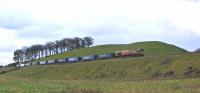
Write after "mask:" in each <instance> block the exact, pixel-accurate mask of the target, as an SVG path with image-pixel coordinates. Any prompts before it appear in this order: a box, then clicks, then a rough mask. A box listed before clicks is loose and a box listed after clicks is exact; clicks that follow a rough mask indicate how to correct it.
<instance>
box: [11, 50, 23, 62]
mask: <svg viewBox="0 0 200 93" xmlns="http://www.w3.org/2000/svg"><path fill="white" fill-rule="evenodd" d="M23 56H24V51H23V50H21V49H17V50H15V51H14V57H13V60H14V61H15V62H16V63H17V64H20V63H21V62H23V61H24V60H23Z"/></svg>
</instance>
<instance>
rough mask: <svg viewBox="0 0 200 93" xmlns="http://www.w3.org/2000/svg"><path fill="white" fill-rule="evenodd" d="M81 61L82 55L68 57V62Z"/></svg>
mask: <svg viewBox="0 0 200 93" xmlns="http://www.w3.org/2000/svg"><path fill="white" fill-rule="evenodd" d="M79 61H81V57H71V58H68V62H79Z"/></svg>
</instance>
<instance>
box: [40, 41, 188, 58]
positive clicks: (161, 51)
mask: <svg viewBox="0 0 200 93" xmlns="http://www.w3.org/2000/svg"><path fill="white" fill-rule="evenodd" d="M138 48H143V49H144V50H145V55H146V56H154V55H169V54H176V53H182V52H187V51H186V50H184V49H182V48H179V47H177V46H174V45H170V44H167V43H163V42H158V41H148V42H137V43H132V44H115V45H100V46H94V47H90V48H81V49H77V50H73V51H69V52H65V53H61V54H57V55H53V56H49V57H46V58H42V59H39V61H41V60H49V59H60V58H66V57H74V56H85V55H91V54H104V53H109V52H114V51H118V50H125V49H138Z"/></svg>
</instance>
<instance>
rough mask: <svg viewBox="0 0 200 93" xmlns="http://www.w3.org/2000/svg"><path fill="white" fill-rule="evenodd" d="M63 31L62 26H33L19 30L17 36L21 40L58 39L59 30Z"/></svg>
mask: <svg viewBox="0 0 200 93" xmlns="http://www.w3.org/2000/svg"><path fill="white" fill-rule="evenodd" d="M60 29H62V27H60V26H55V25H41V24H40V25H33V26H29V27H25V28H22V29H19V30H18V33H17V36H18V37H20V38H27V39H28V38H29V39H30V38H43V39H44V38H46V39H48V38H56V37H58V34H56V31H57V30H60Z"/></svg>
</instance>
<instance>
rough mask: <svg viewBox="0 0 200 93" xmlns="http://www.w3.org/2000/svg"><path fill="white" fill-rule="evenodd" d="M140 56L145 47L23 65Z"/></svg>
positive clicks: (30, 63)
mask: <svg viewBox="0 0 200 93" xmlns="http://www.w3.org/2000/svg"><path fill="white" fill-rule="evenodd" d="M139 56H144V49H136V50H123V51H116V52H114V53H107V54H100V55H87V56H82V57H69V58H63V59H53V60H46V61H40V62H26V63H24V64H23V65H24V66H31V65H46V64H58V63H74V62H84V61H94V60H103V59H111V58H125V57H139Z"/></svg>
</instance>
